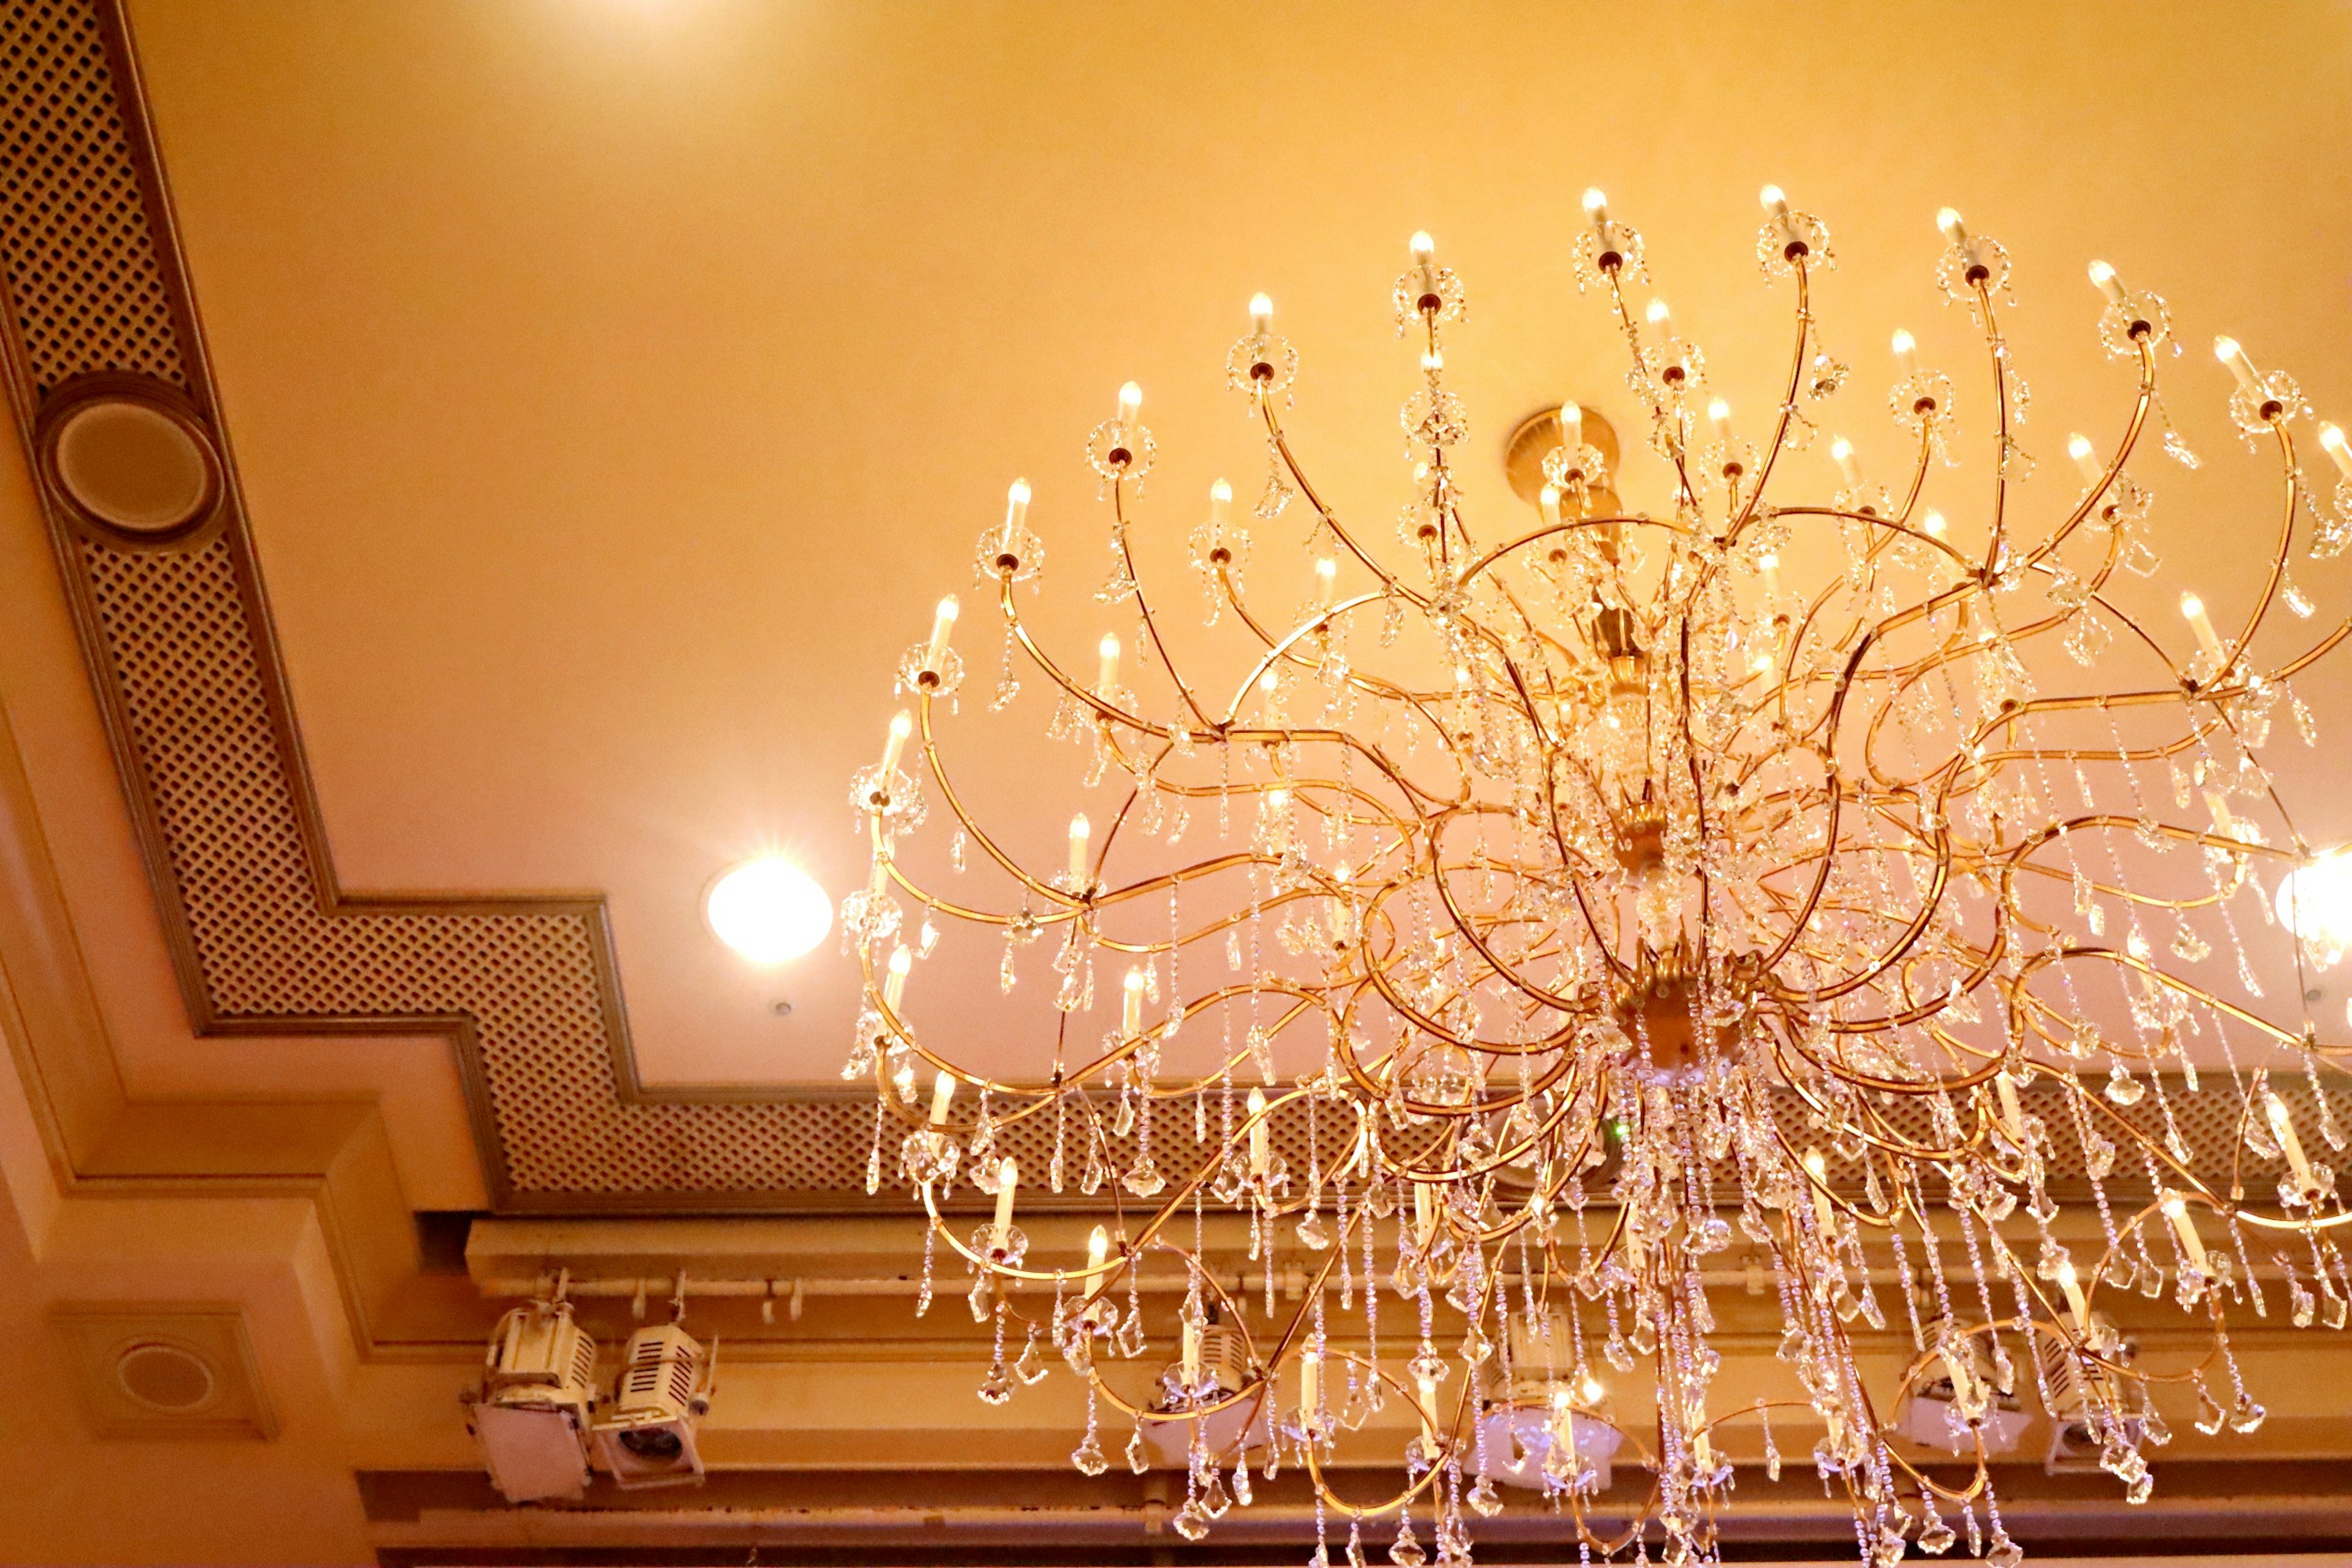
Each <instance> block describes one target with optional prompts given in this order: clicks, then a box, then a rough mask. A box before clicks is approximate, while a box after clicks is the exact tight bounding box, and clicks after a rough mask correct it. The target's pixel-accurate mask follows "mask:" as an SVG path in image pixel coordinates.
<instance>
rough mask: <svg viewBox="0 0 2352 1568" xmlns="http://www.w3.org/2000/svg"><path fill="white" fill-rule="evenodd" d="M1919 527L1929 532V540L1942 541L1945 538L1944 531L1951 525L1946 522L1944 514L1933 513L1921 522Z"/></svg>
mask: <svg viewBox="0 0 2352 1568" xmlns="http://www.w3.org/2000/svg"><path fill="white" fill-rule="evenodd" d="M1919 526H1920V527H1922V528H1924V529H1926V530H1927V537H1928V538H1930V539H1941V538H1943V537H1944V530H1945V529H1947V528H1948V527H1949V526H1951V525H1950V524H1948V523H1947V522H1946V521H1944V514H1943V513H1942V512H1940V511H1931V512H1929V513H1928V514H1927V516H1926V517H1924V518H1921V519H1920V520H1919Z"/></svg>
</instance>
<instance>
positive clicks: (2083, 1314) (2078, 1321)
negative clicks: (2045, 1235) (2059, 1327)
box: [2057, 1262, 2091, 1330]
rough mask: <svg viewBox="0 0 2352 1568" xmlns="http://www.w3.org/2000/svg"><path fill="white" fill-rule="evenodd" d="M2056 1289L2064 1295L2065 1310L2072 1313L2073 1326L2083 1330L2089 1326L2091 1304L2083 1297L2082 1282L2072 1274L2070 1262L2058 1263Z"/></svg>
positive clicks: (2072, 1266) (2072, 1267)
mask: <svg viewBox="0 0 2352 1568" xmlns="http://www.w3.org/2000/svg"><path fill="white" fill-rule="evenodd" d="M2057 1273H2058V1289H2060V1290H2061V1291H2063V1292H2064V1294H2065V1297H2066V1310H2068V1311H2069V1312H2072V1313H2073V1314H2074V1327H2075V1328H2076V1329H2077V1330H2085V1329H2088V1328H2089V1327H2090V1326H2091V1304H2090V1303H2089V1302H2088V1301H2086V1300H2084V1299H2083V1282H2082V1280H2081V1279H2077V1278H2076V1277H2075V1274H2074V1265H2073V1264H2072V1263H2067V1262H2061V1263H2060V1264H2059V1265H2058V1270H2057Z"/></svg>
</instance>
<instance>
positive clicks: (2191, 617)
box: [2180, 594, 2222, 664]
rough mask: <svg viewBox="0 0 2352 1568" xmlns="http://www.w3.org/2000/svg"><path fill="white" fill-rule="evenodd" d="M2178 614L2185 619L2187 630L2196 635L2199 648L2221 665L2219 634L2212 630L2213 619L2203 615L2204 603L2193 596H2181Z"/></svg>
mask: <svg viewBox="0 0 2352 1568" xmlns="http://www.w3.org/2000/svg"><path fill="white" fill-rule="evenodd" d="M2180 613H2181V615H2182V616H2185V617H2187V619H2188V621H2189V630H2191V631H2193V632H2195V633H2196V634H2197V641H2198V644H2199V646H2200V647H2203V648H2204V650H2205V651H2206V652H2207V653H2210V654H2211V655H2212V656H2213V662H2214V663H2216V664H2219V663H2221V658H2222V653H2221V633H2219V632H2217V631H2215V630H2214V629H2213V617H2212V616H2209V615H2207V614H2206V613H2205V601H2204V600H2202V599H2200V598H2199V597H2198V596H2197V595H2194V594H2183V595H2180Z"/></svg>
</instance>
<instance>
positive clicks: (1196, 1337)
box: [1183, 1318, 1201, 1389]
mask: <svg viewBox="0 0 2352 1568" xmlns="http://www.w3.org/2000/svg"><path fill="white" fill-rule="evenodd" d="M1183 1362H1184V1386H1185V1387H1186V1388H1188V1389H1191V1388H1198V1387H1200V1386H1201V1325H1200V1324H1198V1323H1196V1322H1194V1321H1192V1319H1190V1318H1187V1319H1185V1320H1184V1350H1183Z"/></svg>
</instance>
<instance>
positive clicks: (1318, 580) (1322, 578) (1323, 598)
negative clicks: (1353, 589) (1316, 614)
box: [1315, 555, 1339, 610]
mask: <svg viewBox="0 0 2352 1568" xmlns="http://www.w3.org/2000/svg"><path fill="white" fill-rule="evenodd" d="M1338 580H1339V563H1338V562H1337V561H1334V560H1332V559H1331V558H1330V557H1329V556H1328V555H1321V556H1318V557H1316V561H1315V594H1316V603H1318V604H1319V605H1322V606H1323V607H1324V608H1325V609H1327V610H1328V609H1329V608H1330V607H1331V590H1332V587H1333V585H1334V584H1336V583H1337V582H1338Z"/></svg>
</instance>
